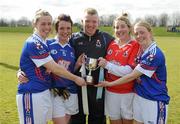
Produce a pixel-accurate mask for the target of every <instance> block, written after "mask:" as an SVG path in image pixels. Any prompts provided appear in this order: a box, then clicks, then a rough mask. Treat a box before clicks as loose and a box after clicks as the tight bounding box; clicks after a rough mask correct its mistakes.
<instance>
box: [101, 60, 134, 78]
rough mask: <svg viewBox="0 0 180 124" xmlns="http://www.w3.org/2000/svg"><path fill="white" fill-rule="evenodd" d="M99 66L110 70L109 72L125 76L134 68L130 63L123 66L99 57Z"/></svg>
mask: <svg viewBox="0 0 180 124" xmlns="http://www.w3.org/2000/svg"><path fill="white" fill-rule="evenodd" d="M98 65H99V66H101V67H103V68H105V69H107V70H108V72H109V73H111V74H113V75H116V76H121V77H122V76H124V75H126V74H129V73H131V72H132V68H131V67H130V66H129V65H125V66H121V65H116V64H113V63H110V62H108V61H107V60H106V59H104V58H102V57H100V58H99V63H98Z"/></svg>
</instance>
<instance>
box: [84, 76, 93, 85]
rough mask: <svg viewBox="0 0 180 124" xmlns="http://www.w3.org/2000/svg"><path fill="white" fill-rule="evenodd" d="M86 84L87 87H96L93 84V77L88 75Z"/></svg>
mask: <svg viewBox="0 0 180 124" xmlns="http://www.w3.org/2000/svg"><path fill="white" fill-rule="evenodd" d="M86 82H87V85H94V83H93V77H92V76H89V75H87V76H86Z"/></svg>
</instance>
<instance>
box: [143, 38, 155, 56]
mask: <svg viewBox="0 0 180 124" xmlns="http://www.w3.org/2000/svg"><path fill="white" fill-rule="evenodd" d="M156 46H157V45H156V42H155V41H152V43H151V44H150V45H149V46H148V48H146V50H145V51H144V52H143V54H142V56H144V55H145V54H146V53H148V52H149V51H151V50H152V49H154V48H155V47H156Z"/></svg>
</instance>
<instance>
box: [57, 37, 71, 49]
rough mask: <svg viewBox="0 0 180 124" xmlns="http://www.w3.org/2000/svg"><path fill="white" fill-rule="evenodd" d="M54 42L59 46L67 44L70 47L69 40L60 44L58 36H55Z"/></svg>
mask: <svg viewBox="0 0 180 124" xmlns="http://www.w3.org/2000/svg"><path fill="white" fill-rule="evenodd" d="M54 43H57V44H59V45H60V46H61V47H63V48H64V47H66V46H69V47H71V46H70V44H69V41H67V42H66V43H65V44H62V43H61V42H60V41H59V38H58V37H57V36H55V42H54Z"/></svg>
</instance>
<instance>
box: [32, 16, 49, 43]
mask: <svg viewBox="0 0 180 124" xmlns="http://www.w3.org/2000/svg"><path fill="white" fill-rule="evenodd" d="M34 27H35V28H36V32H37V33H38V34H39V36H41V37H42V38H43V39H44V40H45V39H46V38H47V37H48V35H49V34H50V32H51V29H52V17H51V16H41V17H40V18H39V19H38V20H37V21H36V22H35V24H34Z"/></svg>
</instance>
